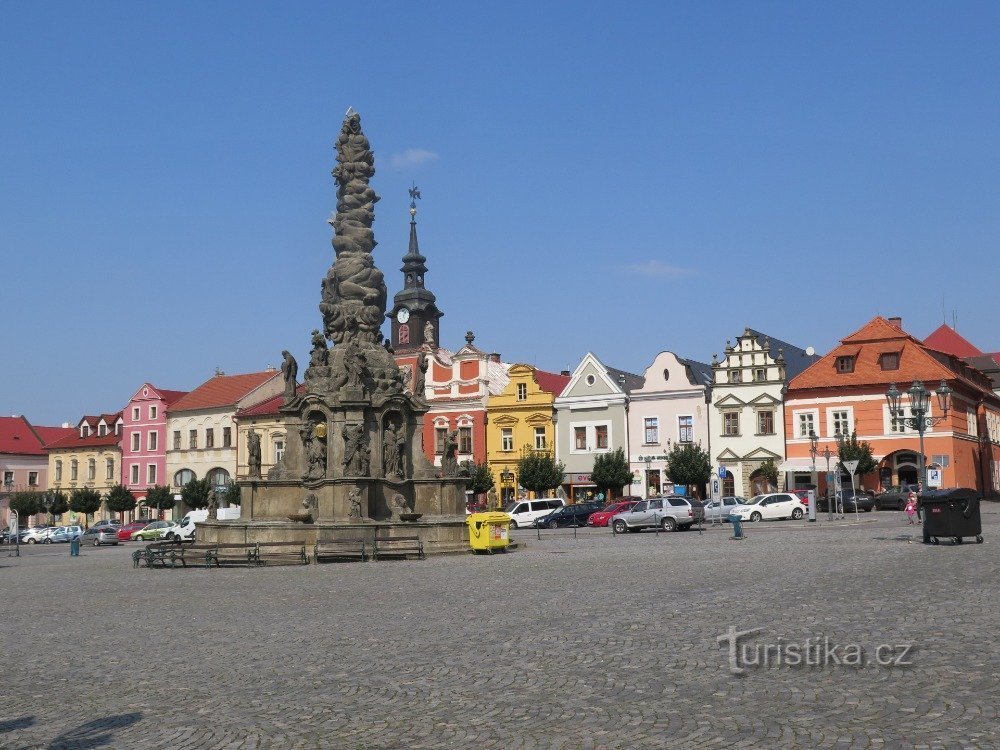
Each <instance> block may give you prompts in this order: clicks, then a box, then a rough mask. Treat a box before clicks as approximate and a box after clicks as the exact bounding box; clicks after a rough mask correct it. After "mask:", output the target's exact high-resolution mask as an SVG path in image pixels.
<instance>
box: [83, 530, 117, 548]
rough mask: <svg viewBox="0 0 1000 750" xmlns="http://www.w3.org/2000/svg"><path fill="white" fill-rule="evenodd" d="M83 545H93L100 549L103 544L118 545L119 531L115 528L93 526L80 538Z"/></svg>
mask: <svg viewBox="0 0 1000 750" xmlns="http://www.w3.org/2000/svg"><path fill="white" fill-rule="evenodd" d="M80 542H81V544H93V545H94V546H95V547H100V546H101V545H102V544H114V545H116V546H117V544H118V529H117V528H116V527H114V526H102V527H97V526H91V527H90V528H89V529H87V530H86V531H85V532H83V535H82V536H81V537H80Z"/></svg>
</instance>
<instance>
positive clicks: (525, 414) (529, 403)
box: [486, 364, 569, 502]
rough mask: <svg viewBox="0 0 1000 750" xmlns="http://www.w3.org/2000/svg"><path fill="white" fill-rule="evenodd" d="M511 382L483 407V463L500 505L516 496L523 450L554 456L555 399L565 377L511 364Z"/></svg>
mask: <svg viewBox="0 0 1000 750" xmlns="http://www.w3.org/2000/svg"><path fill="white" fill-rule="evenodd" d="M507 375H508V377H509V378H510V381H509V382H508V383H507V386H506V388H504V389H503V391H502V392H501V393H499V394H497V395H493V396H490V397H489V399H488V400H487V404H486V414H487V420H488V421H487V426H486V446H487V454H486V461H487V463H488V464H489V467H490V471H492V472H493V479H494V481H495V482H496V486H497V487H498V489H499V493H500V497H501V499H502V501H503V502H507V501H509V500H511V499H513V498H515V497H517V495H518V484H519V483H518V477H517V462H518V460H520V458H521V456H522V455H523V453H524V452H525V451H541V452H545V453H548V454H549V455H554V454H553V450H554V446H555V406H554V403H555V398H556V396H558V395H559V393H560V392H561V391H562V389H563V388H564V387H565V385H566V383H568V382H569V376H568V375H555V374H553V373H550V372H545V371H543V370H539V369H537V368H535V367H532V366H531V365H526V364H516V365H512V366H511V368H510V370H508V371H507Z"/></svg>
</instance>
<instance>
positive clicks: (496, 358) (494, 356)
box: [490, 352, 500, 364]
mask: <svg viewBox="0 0 1000 750" xmlns="http://www.w3.org/2000/svg"><path fill="white" fill-rule="evenodd" d="M490 362H496V363H497V364H500V355H499V354H498V353H497V352H490Z"/></svg>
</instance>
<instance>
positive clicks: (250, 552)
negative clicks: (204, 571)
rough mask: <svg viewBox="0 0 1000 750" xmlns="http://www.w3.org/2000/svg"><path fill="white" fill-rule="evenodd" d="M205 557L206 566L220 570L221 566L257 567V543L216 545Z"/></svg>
mask: <svg viewBox="0 0 1000 750" xmlns="http://www.w3.org/2000/svg"><path fill="white" fill-rule="evenodd" d="M214 546H215V549H214V550H211V551H209V552H208V553H207V555H206V564H207V565H209V566H211V565H212V564H213V563H214V564H215V567H217V568H220V567H222V566H223V565H259V564H260V563H259V561H258V558H257V553H258V550H257V543H256V542H249V543H246V544H243V543H235V542H233V543H229V544H216V545H214Z"/></svg>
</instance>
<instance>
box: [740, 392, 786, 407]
mask: <svg viewBox="0 0 1000 750" xmlns="http://www.w3.org/2000/svg"><path fill="white" fill-rule="evenodd" d="M780 403H781V400H780V399H777V398H775V397H774V396H772V395H771V394H770V393H762V394H760V395H759V396H757V398H754V399H751V400H750V401H749V403H748V406H754V407H758V408H759V407H761V406H778V405H779V404H780Z"/></svg>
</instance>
